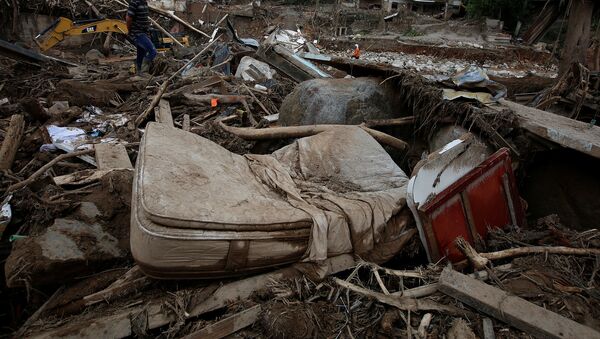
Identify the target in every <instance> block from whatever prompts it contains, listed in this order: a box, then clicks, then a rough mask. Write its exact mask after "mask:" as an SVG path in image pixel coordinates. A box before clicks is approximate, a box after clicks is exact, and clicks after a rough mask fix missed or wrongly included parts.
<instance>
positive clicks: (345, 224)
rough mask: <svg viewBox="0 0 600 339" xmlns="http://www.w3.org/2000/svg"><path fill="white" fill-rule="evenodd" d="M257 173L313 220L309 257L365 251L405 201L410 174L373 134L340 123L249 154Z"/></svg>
mask: <svg viewBox="0 0 600 339" xmlns="http://www.w3.org/2000/svg"><path fill="white" fill-rule="evenodd" d="M245 157H246V158H247V159H248V160H249V165H250V168H251V170H252V172H253V173H254V174H255V175H256V176H257V177H258V178H259V179H260V180H261V181H262V182H263V183H264V184H265V185H267V186H269V187H270V188H271V189H273V190H275V191H277V192H280V193H281V194H282V195H283V196H284V197H285V198H286V199H287V200H288V202H289V203H290V204H291V205H292V206H294V207H296V208H298V209H301V210H302V211H304V212H306V213H307V214H309V215H310V216H311V218H312V220H313V227H312V232H311V240H310V244H309V248H308V250H307V255H306V258H305V260H306V261H320V260H324V259H326V258H327V257H331V256H333V255H339V254H343V253H351V252H354V253H355V254H357V255H361V256H364V255H366V254H367V253H369V252H370V251H372V250H373V249H374V247H375V244H378V243H380V242H381V241H382V235H383V234H384V229H385V227H386V225H387V223H388V221H390V219H391V218H392V216H394V215H395V214H396V213H398V212H399V211H400V209H401V208H402V207H404V205H405V196H406V183H407V181H408V179H407V177H406V175H405V174H404V172H402V170H401V169H400V168H399V167H398V166H397V165H396V164H395V163H394V161H393V160H392V159H391V157H390V156H389V155H388V154H387V153H386V152H385V150H384V149H383V148H382V147H381V145H379V144H378V143H377V142H376V141H375V140H374V139H373V138H372V137H371V136H370V135H368V133H366V132H365V131H363V130H362V129H360V128H356V127H347V128H339V129H335V130H331V131H327V132H323V133H320V134H317V135H315V136H311V137H307V138H302V139H299V140H297V141H295V142H294V143H293V144H291V145H289V146H286V147H284V148H282V149H280V150H278V151H276V152H275V153H273V154H272V155H246V156H245Z"/></svg>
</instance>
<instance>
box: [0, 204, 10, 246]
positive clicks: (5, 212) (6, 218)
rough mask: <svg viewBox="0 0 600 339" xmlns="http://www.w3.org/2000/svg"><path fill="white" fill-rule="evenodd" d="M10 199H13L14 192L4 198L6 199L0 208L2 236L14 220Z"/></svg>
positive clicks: (0, 230) (0, 234)
mask: <svg viewBox="0 0 600 339" xmlns="http://www.w3.org/2000/svg"><path fill="white" fill-rule="evenodd" d="M10 199H12V194H11V195H8V196H7V197H6V198H4V201H2V208H1V209H0V237H1V236H2V233H4V230H6V227H7V226H8V224H10V221H11V220H12V209H11V207H10V203H9V202H10Z"/></svg>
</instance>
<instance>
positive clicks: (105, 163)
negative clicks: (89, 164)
mask: <svg viewBox="0 0 600 339" xmlns="http://www.w3.org/2000/svg"><path fill="white" fill-rule="evenodd" d="M94 148H95V149H96V163H97V164H98V169H101V170H105V169H113V168H133V165H131V160H130V159H129V155H128V154H127V150H126V149H125V146H123V145H121V144H96V145H95V146H94Z"/></svg>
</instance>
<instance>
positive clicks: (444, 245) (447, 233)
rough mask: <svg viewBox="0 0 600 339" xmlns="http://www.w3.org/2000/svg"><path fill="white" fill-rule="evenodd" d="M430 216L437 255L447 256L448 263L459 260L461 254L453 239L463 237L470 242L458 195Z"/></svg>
mask: <svg viewBox="0 0 600 339" xmlns="http://www.w3.org/2000/svg"><path fill="white" fill-rule="evenodd" d="M431 216H432V218H431V223H432V230H433V233H434V234H435V239H436V241H437V246H438V251H439V252H438V253H439V254H440V255H441V256H447V257H448V259H449V260H450V261H454V260H460V259H461V258H462V253H461V252H460V251H459V250H458V249H457V248H456V246H454V239H456V238H457V237H463V238H465V239H466V240H467V241H469V242H470V241H471V240H472V238H471V232H470V230H469V224H467V220H466V217H465V213H464V208H463V205H462V200H461V198H460V195H455V196H453V197H451V198H450V199H449V200H448V201H447V202H446V203H445V204H443V205H441V206H439V207H438V208H437V209H435V210H434V211H432V215H431Z"/></svg>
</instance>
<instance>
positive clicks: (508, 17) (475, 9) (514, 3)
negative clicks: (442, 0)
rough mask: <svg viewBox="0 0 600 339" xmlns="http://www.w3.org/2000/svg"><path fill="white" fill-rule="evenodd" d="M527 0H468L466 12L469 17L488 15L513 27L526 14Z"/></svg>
mask: <svg viewBox="0 0 600 339" xmlns="http://www.w3.org/2000/svg"><path fill="white" fill-rule="evenodd" d="M527 2H528V1H527V0H468V1H467V4H466V8H467V14H468V15H469V17H471V18H482V17H490V18H495V19H500V20H503V21H504V24H505V27H510V28H512V27H514V26H515V25H516V24H517V21H519V19H521V18H523V16H525V15H526V14H527Z"/></svg>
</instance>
